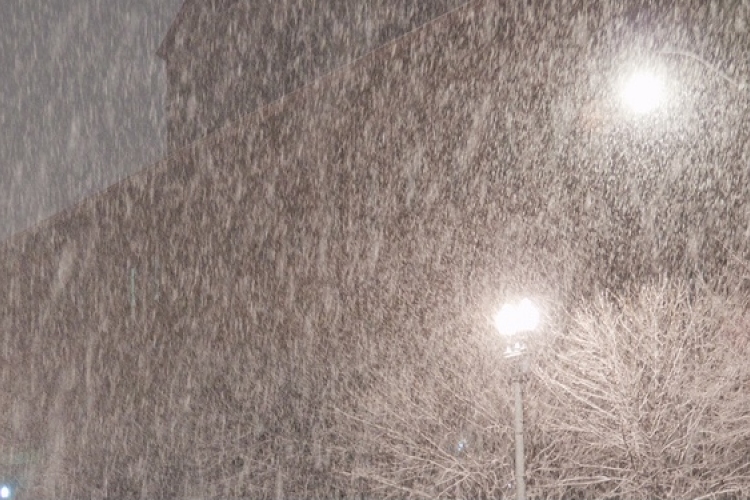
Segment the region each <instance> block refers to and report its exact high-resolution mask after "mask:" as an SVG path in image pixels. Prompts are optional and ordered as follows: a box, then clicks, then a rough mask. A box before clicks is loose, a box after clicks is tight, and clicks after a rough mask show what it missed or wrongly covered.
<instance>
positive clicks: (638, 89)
mask: <svg viewBox="0 0 750 500" xmlns="http://www.w3.org/2000/svg"><path fill="white" fill-rule="evenodd" d="M620 95H621V97H622V100H623V102H624V103H625V105H626V106H627V107H628V108H629V109H630V110H631V111H633V112H635V113H636V114H638V115H644V114H646V113H650V112H652V111H654V110H655V109H656V108H658V107H659V106H660V105H661V104H662V102H663V101H664V82H663V80H662V79H661V78H659V77H658V76H657V75H656V74H654V73H652V72H649V71H639V72H636V73H633V74H632V75H630V77H629V78H628V79H627V80H626V81H625V82H624V84H623V85H622V88H621V89H620Z"/></svg>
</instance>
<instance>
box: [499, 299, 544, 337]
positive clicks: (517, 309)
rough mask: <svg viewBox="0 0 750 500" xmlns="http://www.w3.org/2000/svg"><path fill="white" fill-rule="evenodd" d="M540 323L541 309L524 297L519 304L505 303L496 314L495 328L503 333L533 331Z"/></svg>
mask: <svg viewBox="0 0 750 500" xmlns="http://www.w3.org/2000/svg"><path fill="white" fill-rule="evenodd" d="M538 325H539V309H538V308H537V307H536V305H534V303H533V302H532V301H530V300H529V299H523V300H522V301H520V302H519V303H518V304H505V305H504V306H503V307H502V308H501V309H500V311H498V313H497V314H495V328H497V331H498V332H500V334H501V335H505V336H511V335H515V334H517V333H521V332H528V331H532V330H535V329H536V327H537V326H538Z"/></svg>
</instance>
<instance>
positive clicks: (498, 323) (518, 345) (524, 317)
mask: <svg viewBox="0 0 750 500" xmlns="http://www.w3.org/2000/svg"><path fill="white" fill-rule="evenodd" d="M539 319H540V314H539V309H538V308H537V307H536V305H534V303H533V302H532V301H530V300H529V299H523V300H521V301H520V302H518V303H516V304H505V305H504V306H503V307H502V308H501V309H500V310H499V311H498V312H497V314H495V318H494V320H495V328H496V329H497V331H498V332H499V333H500V335H502V336H504V337H507V338H508V340H509V342H510V343H509V345H508V347H507V348H506V349H505V357H506V358H518V357H520V356H521V355H522V354H523V353H524V352H525V351H526V344H525V342H524V340H523V337H522V336H521V334H523V333H527V332H530V331H533V330H536V328H537V326H539ZM524 371H525V366H524V364H523V362H520V363H518V364H517V366H516V367H515V373H514V375H513V394H514V397H515V405H516V412H515V421H514V432H515V438H516V498H517V500H526V480H525V478H524V476H525V474H526V472H525V470H524V469H525V464H524V460H525V458H524V449H523V394H522V392H521V382H522V380H523V375H524Z"/></svg>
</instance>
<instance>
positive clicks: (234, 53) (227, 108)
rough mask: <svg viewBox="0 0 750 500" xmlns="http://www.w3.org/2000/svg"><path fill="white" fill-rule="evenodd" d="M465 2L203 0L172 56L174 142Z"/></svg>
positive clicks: (169, 77) (171, 141)
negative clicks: (213, 0)
mask: <svg viewBox="0 0 750 500" xmlns="http://www.w3.org/2000/svg"><path fill="white" fill-rule="evenodd" d="M465 3H467V2H466V0H434V1H430V2H419V1H416V0H378V1H375V2H330V1H326V2H310V1H302V0H295V1H290V2H266V1H264V2H257V1H248V0H245V1H234V2H219V3H218V5H214V6H213V8H211V5H210V4H209V3H206V4H205V6H202V5H201V4H199V5H201V6H199V7H196V8H195V9H194V10H195V12H191V13H190V14H189V15H188V16H186V17H185V20H184V21H183V22H182V23H181V24H180V26H179V28H178V29H177V31H176V36H175V42H174V44H173V45H172V46H171V48H170V49H169V50H168V51H167V54H166V55H167V57H166V61H167V81H168V99H167V106H168V110H167V116H168V136H169V147H170V149H175V148H178V147H182V146H184V145H186V144H189V143H191V142H193V141H195V140H197V139H200V138H202V137H204V136H205V135H206V134H208V133H210V132H212V131H214V130H216V129H217V128H219V127H220V126H222V125H223V124H225V123H227V122H230V121H232V120H235V119H237V118H238V117H239V116H241V115H243V114H246V113H249V112H252V111H254V110H256V109H258V108H259V107H262V106H264V105H267V104H269V103H270V102H273V101H275V100H276V99H279V98H281V97H282V96H284V95H286V94H289V93H290V92H293V91H294V90H296V89H298V88H300V87H302V86H303V85H306V84H309V83H310V82H312V81H314V80H316V79H318V78H320V77H321V76H323V75H326V74H328V73H330V72H331V71H333V70H334V69H336V68H340V67H342V66H344V65H346V64H349V63H350V62H352V61H354V60H356V59H358V58H360V57H362V56H363V55H364V54H366V53H368V52H370V51H372V50H374V49H375V48H377V47H380V46H382V45H385V44H386V43H388V42H390V41H392V40H394V39H396V38H398V37H399V36H402V35H404V34H405V33H408V32H410V31H412V30H414V29H416V28H417V27H419V26H421V25H423V24H425V23H426V22H428V21H430V20H432V19H435V18H437V17H439V16H440V15H442V14H445V13H446V12H449V11H450V10H452V9H455V8H456V7H458V6H460V5H462V4H465Z"/></svg>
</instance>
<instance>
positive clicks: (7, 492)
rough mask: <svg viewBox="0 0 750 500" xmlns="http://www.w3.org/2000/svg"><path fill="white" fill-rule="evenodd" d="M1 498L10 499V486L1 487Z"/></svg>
mask: <svg viewBox="0 0 750 500" xmlns="http://www.w3.org/2000/svg"><path fill="white" fill-rule="evenodd" d="M0 498H10V488H9V487H8V486H5V485H3V486H0Z"/></svg>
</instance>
